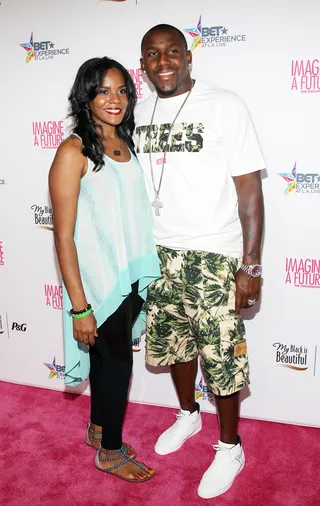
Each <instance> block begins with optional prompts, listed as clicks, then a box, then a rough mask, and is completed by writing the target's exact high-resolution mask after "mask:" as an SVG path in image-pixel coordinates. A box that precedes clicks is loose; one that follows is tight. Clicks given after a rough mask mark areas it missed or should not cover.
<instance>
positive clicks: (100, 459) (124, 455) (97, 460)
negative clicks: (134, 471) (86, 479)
mask: <svg viewBox="0 0 320 506" xmlns="http://www.w3.org/2000/svg"><path fill="white" fill-rule="evenodd" d="M100 452H101V453H103V454H105V455H107V456H108V455H111V458H110V457H99V453H100ZM117 453H121V454H120V456H118V457H112V455H116V454H117ZM122 458H124V460H123V461H122V462H120V463H119V464H115V465H114V466H111V467H109V468H108V469H105V468H104V467H102V466H101V465H100V462H116V461H117V460H120V459H122ZM127 462H133V463H134V464H136V465H137V466H139V467H140V468H141V469H143V470H144V471H147V469H146V467H145V466H144V465H143V464H141V462H138V461H137V460H134V459H132V458H130V457H128V454H127V453H126V449H125V448H124V447H123V446H122V447H121V448H120V450H115V451H107V450H104V449H103V448H101V446H100V448H99V451H98V452H97V454H96V458H95V461H94V463H95V466H96V468H97V469H99V471H104V472H105V473H109V474H113V476H116V477H117V478H120V479H121V480H124V481H130V482H131V483H142V482H144V481H149V480H151V479H152V478H153V477H154V476H155V475H154V474H152V475H151V476H147V477H146V478H143V479H141V480H139V479H135V480H130V478H125V477H124V476H119V475H118V474H114V473H113V472H112V471H114V470H115V469H119V467H121V466H124V464H126V463H127Z"/></svg>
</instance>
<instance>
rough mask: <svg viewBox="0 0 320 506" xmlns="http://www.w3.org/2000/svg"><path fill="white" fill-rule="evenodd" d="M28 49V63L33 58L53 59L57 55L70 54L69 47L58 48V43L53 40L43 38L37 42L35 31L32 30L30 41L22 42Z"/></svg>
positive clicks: (26, 49)
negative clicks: (34, 38)
mask: <svg viewBox="0 0 320 506" xmlns="http://www.w3.org/2000/svg"><path fill="white" fill-rule="evenodd" d="M20 46H21V47H22V48H23V49H25V51H27V56H26V63H29V62H30V61H31V60H33V59H34V60H53V59H54V57H55V56H59V55H66V54H70V50H69V48H68V47H66V48H62V49H57V48H56V47H55V46H56V44H55V43H54V42H52V41H51V40H42V41H40V42H35V41H34V40H33V32H31V36H30V41H29V42H25V43H23V44H20Z"/></svg>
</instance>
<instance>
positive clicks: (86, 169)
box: [49, 57, 160, 482]
mask: <svg viewBox="0 0 320 506" xmlns="http://www.w3.org/2000/svg"><path fill="white" fill-rule="evenodd" d="M69 100H70V104H71V116H73V119H74V122H75V128H74V132H73V134H72V135H71V136H70V137H69V138H68V139H66V140H65V141H64V142H63V143H62V144H61V145H60V147H59V149H58V151H57V154H56V157H55V159H54V161H53V164H52V167H51V169H50V176H49V184H50V194H51V200H52V205H53V210H54V217H55V231H54V236H55V245H56V250H57V255H58V260H59V265H60V269H61V272H62V277H63V281H64V291H63V303H64V334H65V353H66V383H67V384H69V385H76V384H78V383H80V382H81V381H83V380H84V379H86V378H87V377H88V375H90V385H91V417H90V422H88V431H87V437H86V442H87V444H89V445H90V446H92V447H93V448H95V449H96V450H98V451H97V454H96V459H95V465H96V467H97V468H98V469H100V470H102V471H105V472H108V473H111V474H113V475H115V476H118V477H119V478H122V479H125V480H127V481H131V482H142V481H146V480H149V479H150V478H152V477H153V476H154V471H153V470H152V469H150V468H149V467H147V466H146V465H144V464H142V463H140V462H137V461H136V460H135V457H136V454H135V452H134V450H133V449H132V448H131V446H130V445H126V444H123V443H122V424H123V418H124V412H125V407H126V399H127V392H128V387H129V381H130V377H131V372H132V361H133V359H132V325H133V323H134V322H135V327H136V330H137V331H138V332H139V330H141V328H142V327H141V322H139V318H138V319H137V317H138V315H139V313H140V310H141V306H142V303H143V298H145V292H146V288H147V285H148V284H149V283H150V282H151V281H153V280H154V279H156V278H158V277H159V275H160V271H159V265H158V258H157V254H156V249H155V245H154V242H153V238H152V232H151V214H150V209H149V202H148V199H147V195H146V190H145V186H144V179H143V174H142V170H141V168H140V165H139V163H138V161H137V159H136V157H135V155H134V146H133V142H132V137H131V136H132V133H133V129H134V118H133V109H134V106H135V102H136V92H135V87H134V84H133V82H132V80H131V77H130V76H129V74H128V72H127V71H126V70H125V68H124V67H123V66H122V65H120V64H119V63H118V62H116V61H114V60H110V59H109V58H106V57H105V58H93V59H91V60H89V61H87V62H85V63H84V64H83V65H82V66H81V67H80V69H79V71H78V74H77V76H76V79H75V82H74V85H73V88H72V90H71V93H70V96H69ZM89 357H90V364H89ZM89 369H90V374H89Z"/></svg>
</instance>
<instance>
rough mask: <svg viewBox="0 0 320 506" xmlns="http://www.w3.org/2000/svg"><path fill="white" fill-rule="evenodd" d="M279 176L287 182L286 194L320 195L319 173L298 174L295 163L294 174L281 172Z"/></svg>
mask: <svg viewBox="0 0 320 506" xmlns="http://www.w3.org/2000/svg"><path fill="white" fill-rule="evenodd" d="M278 176H281V177H283V179H284V180H285V181H286V182H287V187H286V189H285V192H284V194H285V195H289V193H292V192H296V193H320V174H319V173H317V172H297V162H295V164H294V167H293V169H292V172H280V173H279V174H278Z"/></svg>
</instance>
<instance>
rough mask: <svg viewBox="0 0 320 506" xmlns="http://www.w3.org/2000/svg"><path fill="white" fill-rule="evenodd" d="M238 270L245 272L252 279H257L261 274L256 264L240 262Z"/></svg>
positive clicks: (259, 267) (260, 268) (258, 265)
mask: <svg viewBox="0 0 320 506" xmlns="http://www.w3.org/2000/svg"><path fill="white" fill-rule="evenodd" d="M240 269H241V270H242V271H244V272H246V273H247V274H248V275H249V276H251V277H252V278H259V277H260V276H261V274H262V266H261V264H258V263H257V264H256V263H251V264H244V263H243V262H242V264H241V265H240Z"/></svg>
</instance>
